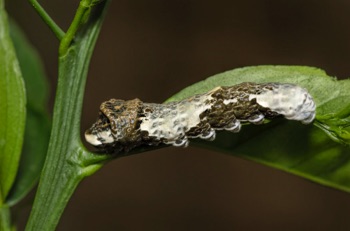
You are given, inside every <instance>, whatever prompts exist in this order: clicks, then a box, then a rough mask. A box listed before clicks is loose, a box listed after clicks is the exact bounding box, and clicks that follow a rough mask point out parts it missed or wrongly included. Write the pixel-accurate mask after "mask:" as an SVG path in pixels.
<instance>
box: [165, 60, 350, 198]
mask: <svg viewBox="0 0 350 231" xmlns="http://www.w3.org/2000/svg"><path fill="white" fill-rule="evenodd" d="M241 82H258V83H262V82H282V83H294V84H297V85H299V86H302V87H304V88H306V89H307V90H308V91H309V93H310V94H311V95H312V97H313V98H314V100H315V102H316V105H317V112H316V121H315V122H314V125H316V126H317V127H319V128H321V129H322V130H323V131H322V130H320V129H318V128H316V127H315V126H311V125H309V126H306V125H302V124H300V123H298V122H296V121H287V120H284V119H280V120H275V121H273V122H271V123H267V124H264V125H258V126H255V125H251V126H244V127H243V128H242V130H241V132H240V133H238V134H234V133H229V132H222V133H219V134H218V136H217V138H216V140H215V141H214V142H203V141H200V140H198V141H196V142H197V144H199V145H201V146H204V147H207V148H212V149H215V150H219V151H223V152H226V153H230V154H232V155H237V156H240V157H243V158H247V159H251V160H254V161H257V162H259V163H263V164H266V165H269V166H272V167H275V168H278V169H281V170H284V171H287V172H290V173H294V174H296V175H299V176H302V177H305V178H307V179H310V180H313V181H316V182H318V183H321V184H323V185H327V186H331V187H334V188H337V189H341V190H344V191H347V192H350V174H349V173H350V148H349V145H350V136H349V134H350V133H349V132H350V80H336V79H335V78H331V77H329V76H327V75H326V73H325V72H324V71H322V70H320V69H316V68H312V67H298V66H257V67H247V68H240V69H235V70H232V71H228V72H225V73H222V74H218V75H215V76H213V77H210V78H208V79H206V80H204V81H202V82H199V83H196V84H194V85H192V86H190V87H187V88H185V89H184V90H182V91H181V92H179V93H178V94H176V95H175V96H173V97H171V98H170V99H169V100H168V101H175V100H180V99H183V98H186V97H188V96H191V95H194V94H198V93H203V92H206V91H209V90H211V89H213V88H214V87H217V86H230V85H235V84H238V83H241ZM330 138H331V139H333V140H334V141H336V142H333V141H332V140H331V139H330ZM344 144H345V145H344Z"/></svg>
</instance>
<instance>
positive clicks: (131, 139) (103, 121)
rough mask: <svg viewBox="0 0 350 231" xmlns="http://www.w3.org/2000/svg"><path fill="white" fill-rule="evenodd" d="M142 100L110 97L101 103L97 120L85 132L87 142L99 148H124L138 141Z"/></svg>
mask: <svg viewBox="0 0 350 231" xmlns="http://www.w3.org/2000/svg"><path fill="white" fill-rule="evenodd" d="M141 105H142V102H141V101H140V100H139V99H133V100H129V101H124V100H118V99H111V100H109V101H106V102H104V103H102V104H101V106H100V112H99V116H98V119H97V121H96V122H95V123H94V124H93V125H92V126H91V128H89V129H88V130H86V132H85V139H86V141H87V142H88V143H90V144H91V145H93V146H95V147H96V148H98V149H101V150H107V151H108V150H114V151H115V149H120V150H122V149H124V148H125V146H128V145H130V144H135V143H137V142H139V141H140V131H139V124H140V120H139V112H140V108H141Z"/></svg>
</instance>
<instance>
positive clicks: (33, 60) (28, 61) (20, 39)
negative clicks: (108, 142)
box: [6, 22, 50, 205]
mask: <svg viewBox="0 0 350 231" xmlns="http://www.w3.org/2000/svg"><path fill="white" fill-rule="evenodd" d="M10 33H11V38H12V41H13V44H14V46H15V49H16V54H17V57H18V60H19V64H20V68H21V71H22V73H23V78H24V81H25V82H26V87H27V119H26V128H25V133H24V145H23V153H22V156H21V160H20V165H19V168H18V174H17V177H16V180H15V182H14V185H13V187H12V189H11V191H10V194H9V195H8V198H7V199H6V203H7V204H8V205H14V204H15V203H16V202H18V201H19V200H20V199H22V198H23V197H24V196H25V195H26V194H27V193H28V192H29V191H30V190H31V189H32V188H33V187H34V185H35V184H36V183H37V181H38V179H39V176H40V172H41V169H42V166H43V164H44V160H45V156H46V151H47V146H48V142H49V137H50V122H49V117H48V113H47V111H46V105H47V99H48V82H47V80H46V76H45V73H44V70H43V67H42V64H41V60H40V57H39V56H38V54H37V52H36V51H35V50H34V48H33V47H32V46H31V44H30V43H29V42H28V41H27V39H26V38H25V36H24V34H23V33H22V31H21V30H20V28H18V27H17V25H16V24H15V23H13V22H11V23H10Z"/></svg>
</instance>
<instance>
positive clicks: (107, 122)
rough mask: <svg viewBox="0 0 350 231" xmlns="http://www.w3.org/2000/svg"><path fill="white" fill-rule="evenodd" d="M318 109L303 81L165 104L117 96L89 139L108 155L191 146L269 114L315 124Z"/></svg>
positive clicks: (244, 86) (223, 90) (243, 86)
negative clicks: (146, 148) (194, 140)
mask: <svg viewBox="0 0 350 231" xmlns="http://www.w3.org/2000/svg"><path fill="white" fill-rule="evenodd" d="M315 110H316V104H315V102H314V100H313V98H312V97H311V95H310V94H309V93H308V92H307V90H306V89H304V88H302V87H299V86H297V85H294V84H289V83H261V84H258V83H252V82H244V83H240V84H237V85H234V86H225V87H216V88H214V89H212V90H211V91H209V92H207V93H204V94H198V95H194V96H192V97H189V98H187V99H184V100H181V101H177V102H169V103H164V104H155V103H144V102H142V101H141V100H139V99H137V98H136V99H133V100H127V101H124V100H119V99H111V100H109V101H106V102H103V103H102V104H101V106H100V111H99V116H98V119H97V121H96V122H95V123H94V124H93V125H92V126H91V128H89V129H88V130H87V131H86V132H85V139H86V141H87V142H88V143H90V144H91V145H93V146H95V147H96V148H97V149H99V150H100V151H102V152H106V153H120V152H129V151H130V150H132V149H133V148H135V147H138V146H141V145H150V146H157V145H160V144H167V145H173V146H181V147H186V146H188V143H189V140H188V139H189V138H201V139H206V140H214V139H215V135H216V130H226V131H230V132H239V131H240V129H241V124H242V123H252V124H261V123H263V121H264V119H265V118H267V119H273V118H275V117H278V116H284V118H286V119H289V120H297V121H301V122H302V123H304V124H309V123H311V122H312V121H313V120H314V118H315V114H316V112H315Z"/></svg>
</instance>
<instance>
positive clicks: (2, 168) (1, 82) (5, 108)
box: [0, 1, 26, 205]
mask: <svg viewBox="0 0 350 231" xmlns="http://www.w3.org/2000/svg"><path fill="white" fill-rule="evenodd" d="M8 28H9V27H8V21H7V15H6V12H5V9H4V6H3V2H2V1H0V41H1V42H0V121H1V126H0V196H1V197H0V205H1V204H2V203H3V201H4V199H5V198H6V196H7V194H8V192H9V190H10V188H11V187H12V184H13V182H14V180H15V177H16V174H17V168H18V163H19V159H20V155H21V150H22V143H23V134H24V126H25V117H26V110H25V104H26V96H25V89H24V83H23V80H22V75H21V71H20V68H19V64H18V61H17V58H16V54H15V50H14V48H13V45H12V42H11V38H10V35H9V30H8Z"/></svg>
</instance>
